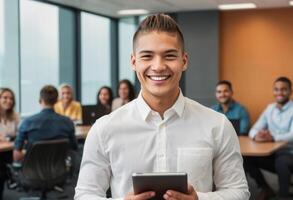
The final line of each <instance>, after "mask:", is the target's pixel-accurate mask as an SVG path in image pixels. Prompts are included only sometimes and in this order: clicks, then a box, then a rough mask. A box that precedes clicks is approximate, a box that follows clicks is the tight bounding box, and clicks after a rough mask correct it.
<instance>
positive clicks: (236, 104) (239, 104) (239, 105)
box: [234, 101, 247, 112]
mask: <svg viewBox="0 0 293 200" xmlns="http://www.w3.org/2000/svg"><path fill="white" fill-rule="evenodd" d="M234 105H235V106H236V108H238V109H240V110H243V111H245V112H246V111H247V109H246V107H245V106H244V105H243V104H241V103H239V102H238V101H234Z"/></svg>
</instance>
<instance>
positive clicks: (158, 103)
mask: <svg viewBox="0 0 293 200" xmlns="http://www.w3.org/2000/svg"><path fill="white" fill-rule="evenodd" d="M179 93H180V90H179V88H178V91H177V92H174V94H172V95H169V96H164V97H158V96H154V95H144V93H143V92H142V97H143V99H144V100H145V102H146V103H147V104H148V105H149V106H150V107H151V109H152V110H154V111H156V112H158V113H159V114H160V116H161V117H162V119H163V118H164V113H165V111H166V110H168V109H169V108H171V107H172V106H173V105H174V103H175V102H176V100H177V98H178V96H179Z"/></svg>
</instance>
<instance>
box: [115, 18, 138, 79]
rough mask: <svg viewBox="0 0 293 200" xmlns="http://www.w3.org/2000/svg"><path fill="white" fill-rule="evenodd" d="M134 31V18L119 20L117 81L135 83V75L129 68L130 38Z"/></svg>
mask: <svg viewBox="0 0 293 200" xmlns="http://www.w3.org/2000/svg"><path fill="white" fill-rule="evenodd" d="M135 30H136V23H135V18H134V17H131V18H122V19H120V20H119V80H122V79H129V80H130V81H131V82H132V83H134V81H135V73H134V71H133V70H132V68H131V64H130V55H131V53H132V37H133V35H134V33H135Z"/></svg>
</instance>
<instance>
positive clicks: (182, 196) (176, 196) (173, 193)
mask: <svg viewBox="0 0 293 200" xmlns="http://www.w3.org/2000/svg"><path fill="white" fill-rule="evenodd" d="M166 193H167V195H168V196H169V197H170V198H174V199H186V198H188V195H186V194H183V193H180V192H176V191H173V190H168V191H167V192H166ZM170 198H169V199H170Z"/></svg>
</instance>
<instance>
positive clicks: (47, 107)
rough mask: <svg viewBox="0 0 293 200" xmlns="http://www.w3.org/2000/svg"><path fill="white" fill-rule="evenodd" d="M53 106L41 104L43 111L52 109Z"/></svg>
mask: <svg viewBox="0 0 293 200" xmlns="http://www.w3.org/2000/svg"><path fill="white" fill-rule="evenodd" d="M53 107H54V106H52V105H46V104H42V108H43V109H53Z"/></svg>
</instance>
